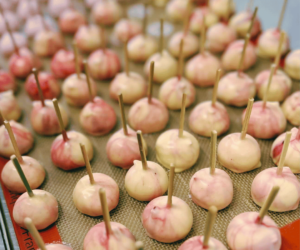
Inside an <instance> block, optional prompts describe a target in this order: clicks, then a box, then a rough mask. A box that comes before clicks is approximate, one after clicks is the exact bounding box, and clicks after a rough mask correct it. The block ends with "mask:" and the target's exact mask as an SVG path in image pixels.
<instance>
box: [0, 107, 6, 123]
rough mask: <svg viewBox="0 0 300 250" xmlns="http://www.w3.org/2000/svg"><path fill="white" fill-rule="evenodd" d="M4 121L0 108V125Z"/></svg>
mask: <svg viewBox="0 0 300 250" xmlns="http://www.w3.org/2000/svg"><path fill="white" fill-rule="evenodd" d="M4 121H5V118H4V116H3V114H2V112H1V110H0V125H1V124H3V123H4Z"/></svg>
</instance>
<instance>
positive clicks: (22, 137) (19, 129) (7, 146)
mask: <svg viewBox="0 0 300 250" xmlns="http://www.w3.org/2000/svg"><path fill="white" fill-rule="evenodd" d="M9 124H10V126H11V129H12V131H13V134H14V136H15V139H16V141H17V145H18V149H19V151H20V154H21V155H23V154H25V153H27V152H28V151H29V150H30V149H31V148H32V147H33V137H32V135H31V133H30V131H29V130H28V129H27V128H25V127H24V126H23V125H22V124H20V123H17V122H15V121H9ZM13 154H15V150H14V148H13V145H12V143H11V140H10V138H9V135H8V132H7V130H6V128H5V126H4V125H2V126H1V127H0V155H1V156H4V157H6V158H9V157H10V156H12V155H13Z"/></svg>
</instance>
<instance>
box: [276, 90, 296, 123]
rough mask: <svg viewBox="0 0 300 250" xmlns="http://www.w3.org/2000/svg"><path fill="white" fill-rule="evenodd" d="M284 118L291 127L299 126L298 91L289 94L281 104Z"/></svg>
mask: <svg viewBox="0 0 300 250" xmlns="http://www.w3.org/2000/svg"><path fill="white" fill-rule="evenodd" d="M281 109H282V111H283V113H284V115H285V118H286V119H287V120H288V121H289V122H290V123H291V124H293V125H295V126H300V91H297V92H294V93H293V94H291V95H290V96H289V97H288V98H287V99H286V100H285V101H284V103H283V104H282V106H281Z"/></svg>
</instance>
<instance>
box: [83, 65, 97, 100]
mask: <svg viewBox="0 0 300 250" xmlns="http://www.w3.org/2000/svg"><path fill="white" fill-rule="evenodd" d="M83 66H84V71H85V75H86V82H87V85H88V89H89V97H90V102H94V98H93V92H92V84H91V79H90V73H89V66H88V63H87V61H86V60H83Z"/></svg>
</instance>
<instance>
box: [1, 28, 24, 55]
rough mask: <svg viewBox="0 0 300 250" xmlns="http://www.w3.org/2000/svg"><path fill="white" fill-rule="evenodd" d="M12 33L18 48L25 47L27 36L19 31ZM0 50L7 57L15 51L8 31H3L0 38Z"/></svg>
mask: <svg viewBox="0 0 300 250" xmlns="http://www.w3.org/2000/svg"><path fill="white" fill-rule="evenodd" d="M12 35H13V36H14V39H15V41H16V45H17V47H18V48H23V47H27V45H28V44H27V38H26V37H25V36H24V35H23V34H22V33H20V32H13V33H12ZM0 52H1V54H2V55H3V56H5V57H9V56H10V55H12V54H13V53H14V52H15V48H14V45H13V42H12V41H11V38H10V35H9V33H8V32H6V33H4V34H3V35H2V37H1V39H0Z"/></svg>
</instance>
